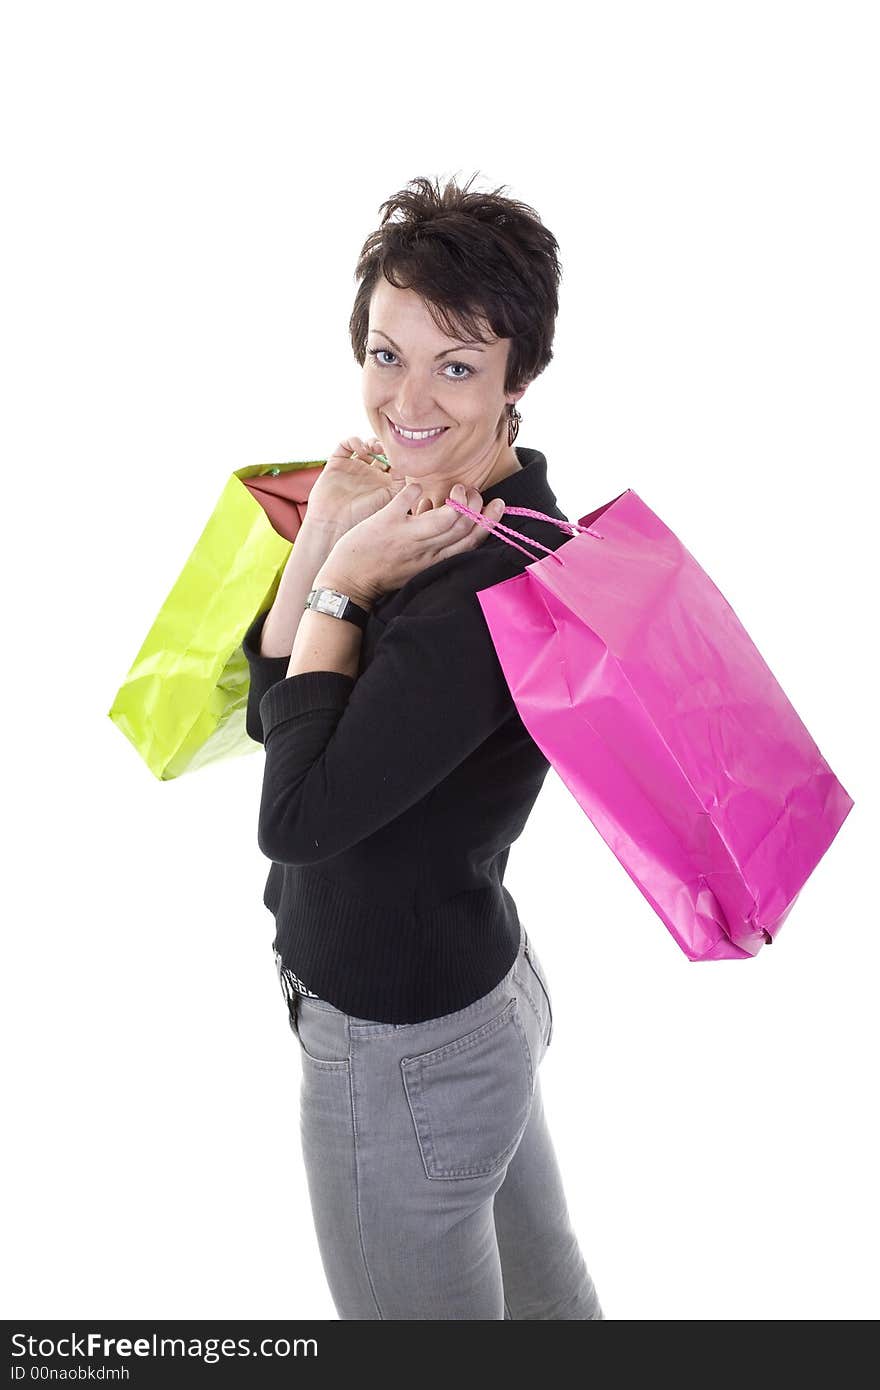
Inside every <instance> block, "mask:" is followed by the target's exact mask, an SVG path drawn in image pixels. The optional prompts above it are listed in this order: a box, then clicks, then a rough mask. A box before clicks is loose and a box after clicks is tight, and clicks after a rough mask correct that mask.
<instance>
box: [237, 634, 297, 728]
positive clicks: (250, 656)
mask: <svg viewBox="0 0 880 1390" xmlns="http://www.w3.org/2000/svg"><path fill="white" fill-rule="evenodd" d="M270 611H271V610H270V609H268V608H267V609H266V611H265V613H261V614H260V615H259V617H257V618H255V619H254V621H253V622H252V623H251V625H250V627H249V628H248V630H247V632H246V633H245V635H244V637H243V638H242V643H241V646H242V651H243V652H244V654H245V656H246V657H247V663H248V667H249V669H250V686H249V688H248V702H247V712H246V714H245V729H246V730H247V732H248V734H249V735H250V737H251V738H252V739H253V740H254V741H255V742H256V743H262V742H263V724H262V721H261V719H260V701H261V700H262V698H263V696H264V695H265V693H266V691H267V690H268V689H269V687H270V686H272V685H275V684H276V683H277V682H278V681H283V680H284V679H285V677H286V675H287V668H288V666H289V665H290V657H289V656H261V655H260V638H261V637H262V635H263V625H264V623H265V621H266V619H267V617H268V616H269V613H270Z"/></svg>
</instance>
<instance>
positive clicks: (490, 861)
mask: <svg viewBox="0 0 880 1390" xmlns="http://www.w3.org/2000/svg"><path fill="white" fill-rule="evenodd" d="M382 206H383V210H384V216H383V218H382V224H381V226H380V228H379V230H378V231H377V232H375V233H374V234H373V235H372V236H371V237H370V238H369V239H368V240H367V242H366V243H365V245H364V247H363V249H362V252H361V256H360V260H359V263H358V267H357V278H358V280H359V282H360V283H359V288H358V291H357V295H356V299H355V304H354V310H353V313H352V316H351V323H350V331H351V339H352V346H353V349H354V353H355V357H356V359H357V361H358V362H359V364H360V365H361V367H362V368H363V377H362V381H363V400H364V405H365V408H366V413H367V417H368V419H369V422H370V426H371V428H372V429H373V430H374V431H375V437H374V438H372V439H371V440H370V441H369V445H370V447H369V448H368V445H367V443H365V441H364V440H362V439H360V438H359V437H356V436H355V437H352V438H351V439H347V440H345V441H344V442H343V443H342V444H341V445H340V446H339V447H338V448H337V450H336V451H335V452H334V453H333V455H332V456H331V457H330V459H329V460H328V461H327V463H326V465H325V467H324V468H323V469H322V471H321V474H320V475H319V477H318V479H317V481H316V483H315V484H314V487H313V490H312V492H311V493H310V496H309V502H308V509H307V515H306V519H305V523H304V525H303V527H302V529H301V531H300V532H299V534H298V536H297V539H296V543H295V544H294V546H293V548H292V550H291V554H290V558H289V560H288V563H287V566H286V568H285V571H284V574H283V576H282V579H281V582H280V585H279V589H278V593H277V595H276V598H275V601H274V604H273V605H272V607H271V609H270V610H269V611H268V613H267V614H261V615H260V616H259V617H258V618H257V619H256V620H255V621H254V623H253V624H252V625H251V627H250V629H249V630H248V633H247V635H246V637H245V641H244V650H245V653H246V655H247V658H248V662H249V664H250V673H251V689H250V696H249V703H248V712H247V721H248V723H247V727H248V731H249V732H250V733H251V735H252V737H253V738H255V739H257V740H259V741H260V742H264V743H265V752H266V762H265V772H264V779H263V789H262V798H261V805H260V818H259V833H258V840H259V845H260V848H261V850H262V851H263V853H264V854H265V855H266V856H267V857H268V858H269V859H271V860H272V868H271V870H270V873H269V877H268V880H267V883H266V889H265V893H264V903H265V905H266V907H267V908H269V909H270V911H271V912H272V913H273V914H274V916H275V920H276V927H277V930H276V935H275V942H274V950H275V959H276V964H277V965H278V967H279V972H280V977H281V981H282V985H283V986H284V988H285V993H286V997H287V1002H288V1008H289V1017H290V1023H291V1026H292V1028H293V1031H294V1034H295V1036H296V1038H297V1040H298V1043H299V1051H300V1056H301V1060H302V1090H301V1123H302V1145H303V1155H304V1159H305V1164H306V1172H307V1177H308V1184H309V1192H310V1197H311V1202H312V1210H313V1215H314V1220H315V1227H316V1232H317V1237H318V1242H319V1247H320V1251H321V1257H322V1260H323V1264H324V1269H325V1272H326V1275H327V1280H328V1284H329V1287H330V1291H331V1294H332V1297H333V1300H334V1303H335V1305H336V1308H337V1310H338V1312H339V1316H340V1317H341V1318H352V1319H366V1318H382V1319H453V1318H455V1319H458V1318H461V1319H495V1318H498V1319H501V1318H504V1317H509V1318H522V1319H581V1318H583V1319H587V1318H589V1319H601V1318H603V1317H604V1313H603V1311H602V1309H601V1307H600V1305H599V1300H598V1297H597V1294H596V1290H595V1288H594V1286H593V1283H592V1280H591V1277H590V1275H589V1273H588V1271H587V1267H586V1265H585V1263H584V1259H583V1256H582V1255H581V1252H580V1250H579V1248H578V1243H577V1240H576V1238H575V1235H574V1233H573V1231H572V1228H571V1225H570V1222H569V1217H568V1212H567V1208H566V1201H565V1196H564V1193H563V1188H562V1184H561V1181H560V1175H559V1170H558V1167H557V1164H556V1160H555V1157H554V1151H553V1147H552V1144H551V1140H550V1136H549V1134H548V1130H547V1125H546V1122H545V1117H544V1111H543V1107H542V1101H541V1090H540V1084H539V1077H538V1068H539V1066H540V1063H541V1061H542V1059H543V1057H544V1055H545V1052H546V1049H547V1047H548V1045H549V1043H550V1040H551V1032H552V1014H551V1001H550V996H549V993H548V986H547V979H546V976H545V975H544V972H543V969H542V967H541V964H540V961H539V959H538V957H537V955H536V953H535V950H534V946H533V944H532V943H531V942H530V941H529V938H528V935H527V933H526V931H525V929H524V927H523V926H522V924H521V922H520V920H519V917H518V915H517V909H516V904H515V902H514V900H513V898H512V897H511V895H510V893H509V892H508V891H507V889H506V888H504V887H503V878H504V871H505V867H506V864H507V857H508V854H509V850H510V846H511V844H512V843H513V841H514V840H515V839H516V838H517V837H518V836H519V835H520V834H521V832H522V829H523V827H524V825H525V823H526V820H527V818H528V815H529V812H530V811H531V808H532V806H533V805H534V802H535V799H536V797H537V795H538V792H539V791H540V788H541V785H542V783H543V781H544V777H545V775H546V773H547V770H548V768H549V763H548V762H547V760H546V759H545V758H544V756H543V754H542V753H541V752H540V750H539V749H538V748H537V746H536V745H535V744H534V742H533V741H532V740H531V738H530V737H529V735H528V733H527V731H526V729H525V727H524V725H523V724H522V721H521V720H520V718H519V715H518V713H517V710H516V707H515V705H514V703H513V700H512V697H511V695H510V692H509V690H508V687H507V685H506V682H505V680H504V676H503V672H502V670H501V666H500V664H499V662H498V658H497V656H496V653H495V650H494V647H493V645H492V641H491V638H490V636H489V632H488V629H487V626H486V623H485V620H484V619H483V616H482V611H481V609H480V606H479V602H478V600H477V597H476V594H477V591H478V590H480V589H482V588H487V587H489V586H490V585H492V584H496V583H499V582H501V581H502V580H504V579H508V578H511V577H513V576H514V575H516V574H517V573H519V572H521V571H522V569H523V568H524V567H525V565H527V564H528V563H529V561H530V560H531V559H534V558H540V555H541V554H542V553H543V552H542V551H541V550H540V549H538V550H537V551H536V553H535V554H534V555H533V554H532V552H531V550H529V551H528V553H527V554H524V553H523V551H521V550H518V549H515V548H513V547H511V546H508V545H505V544H503V543H502V542H501V541H499V539H498V538H497V536H491V535H490V534H489V532H488V529H487V527H486V526H484V525H483V524H481V523H479V522H475V521H472V520H471V519H470V518H468V517H466V516H463V515H462V514H461V513H459V512H458V511H456V510H455V509H454V508H453V507H450V506H447V505H445V503H446V498H447V497H451V498H453V499H456V500H459V501H462V502H465V503H466V504H467V506H469V507H470V508H471V509H472V510H473V511H475V512H477V513H479V514H481V515H482V516H483V517H484V518H485V519H486V521H487V522H488V523H490V524H494V522H496V521H497V520H498V518H500V516H501V515H502V514H503V512H504V507H505V504H508V505H517V506H526V507H529V508H532V509H534V510H538V511H541V512H546V513H549V514H550V515H553V516H556V517H560V518H562V517H563V515H564V514H563V513H562V512H561V511H559V509H558V507H557V505H556V498H555V496H554V494H553V492H552V491H551V490H550V487H549V485H548V483H547V477H546V468H547V465H546V459H545V458H544V456H543V454H541V453H539V452H538V451H537V450H536V449H526V448H515V447H514V439H515V437H516V431H517V428H518V422H519V419H520V416H519V412H518V411H517V409H516V402H517V401H519V400H520V399H521V398H522V396H523V393H524V391H525V389H526V386H527V384H528V383H529V382H530V381H531V380H533V379H534V378H535V377H536V376H537V375H538V374H539V373H540V372H541V371H542V370H543V369H544V367H545V366H546V365H547V363H548V362H549V361H550V359H551V356H552V352H551V342H552V338H553V330H554V325H555V319H556V314H557V309H558V301H557V290H558V283H559V274H560V267H559V263H558V260H557V257H556V252H557V249H558V246H557V243H556V241H555V239H554V237H553V236H552V235H551V234H550V232H549V231H547V229H546V228H545V227H543V226H542V224H541V222H540V220H539V219H538V217H537V215H536V214H535V213H534V212H533V210H532V209H531V208H529V207H527V206H525V205H524V204H521V203H518V202H514V201H513V200H511V199H509V198H506V197H504V196H503V195H502V194H501V192H500V190H496V192H494V193H488V194H484V193H479V192H472V191H470V183H468V184H467V185H466V186H465V187H464V188H458V187H457V186H456V185H455V183H454V182H450V183H449V184H448V185H447V186H446V187H445V188H444V189H443V190H441V189H440V187H439V185H437V184H435V185H433V186H432V185H431V183H430V182H429V181H428V180H427V179H415V180H413V181H412V184H411V186H410V187H408V188H407V189H405V190H403V191H402V192H400V193H398V194H397V195H395V196H394V197H393V198H390V199H388V200H387V202H386V203H384V204H383V205H382ZM378 455H384V456H385V458H386V459H387V460H388V463H389V464H390V468H389V467H388V465H387V464H385V463H383V461H382V460H381V458H379V457H377V456H378ZM515 520H516V522H517V523H518V525H517V527H516V529H517V531H518V532H519V533H520V534H522V535H528V536H532V537H534V538H535V539H537V540H539V541H540V542H541V543H542V544H544V545H545V546H548V547H551V548H554V549H555V548H556V547H557V546H558V545H561V544H562V543H563V542H564V541H565V540H566V539H567V538H568V533H567V532H565V531H564V530H562V529H560V528H558V527H556V526H551V525H550V524H549V523H547V522H546V521H540V520H537V519H533V518H520V517H516V518H515ZM310 596H311V597H310ZM308 603H311V605H312V606H311V607H309V606H306V605H307V604H308ZM340 619H341V620H340Z"/></svg>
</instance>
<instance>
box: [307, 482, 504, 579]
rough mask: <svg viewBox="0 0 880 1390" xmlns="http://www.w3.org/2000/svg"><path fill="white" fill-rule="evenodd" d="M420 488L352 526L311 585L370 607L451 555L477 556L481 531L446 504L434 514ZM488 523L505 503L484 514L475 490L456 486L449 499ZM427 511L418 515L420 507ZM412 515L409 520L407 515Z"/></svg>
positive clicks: (493, 504)
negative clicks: (322, 586) (470, 552)
mask: <svg viewBox="0 0 880 1390" xmlns="http://www.w3.org/2000/svg"><path fill="white" fill-rule="evenodd" d="M421 493H422V489H421V486H420V485H419V484H418V483H409V484H407V486H405V487H403V488H402V489H401V490H400V491H399V492H397V493H396V495H395V496H394V497H393V498H392V499H391V501H390V502H388V503H387V504H386V505H385V506H384V507H382V508H381V510H379V511H377V512H376V513H375V514H374V515H373V516H370V517H368V518H367V519H366V520H365V521H361V522H359V523H358V524H357V525H356V526H353V527H352V528H351V530H350V531H348V532H347V534H346V535H344V536H341V537H340V538H339V540H338V541H337V542H336V544H335V545H334V547H333V549H332V550H331V552H330V554H329V555H328V557H327V559H326V561H325V563H324V564H323V565H322V566H321V571H320V573H319V574H318V575H317V576H316V578H315V584H316V585H317V584H325V585H327V586H328V587H329V588H333V589H339V590H340V591H341V592H342V593H346V594H350V595H351V597H352V598H353V599H354V600H355V602H357V600H358V599H360V600H361V602H363V603H365V604H371V603H374V602H375V601H376V599H377V598H379V597H381V595H382V594H384V593H391V592H392V591H393V590H395V589H399V588H401V587H402V586H403V585H404V584H405V583H406V582H407V580H408V579H412V577H413V575H416V574H421V572H422V570H425V569H427V568H428V567H429V566H430V565H434V564H436V563H437V562H438V561H439V560H446V559H448V558H449V556H451V555H461V554H463V553H464V552H465V551H466V550H475V549H476V548H477V546H478V545H482V543H483V541H484V540H485V539H486V537H487V536H488V535H489V531H488V529H487V528H486V527H485V526H482V525H480V523H479V522H478V521H472V520H471V519H470V517H469V516H463V515H462V513H461V512H457V511H456V510H455V508H454V507H448V506H447V505H446V503H445V502H444V503H443V504H442V505H441V506H439V507H435V508H432V507H431V505H430V498H423V497H422V495H421ZM449 495H450V497H452V498H453V499H454V500H455V501H456V502H462V503H464V505H465V506H467V507H470V509H471V511H473V512H480V513H481V514H482V515H483V516H485V517H486V519H487V520H488V521H498V520H500V518H501V517H502V516H503V515H504V503H503V502H502V500H501V498H500V497H498V498H495V499H493V501H491V502H489V503H487V505H486V507H485V509H484V508H483V499H482V497H481V496H480V494H479V492H477V490H476V488H470V489H466V488H465V487H464V485H463V484H462V483H456V484H455V486H454V487H453V488H451V489H450V493H449ZM426 502H427V503H428V506H427V508H426V509H423V510H421V511H420V510H419V509H420V507H422V506H423V504H424V503H426ZM410 508H411V509H412V512H413V515H412V516H409V515H407V513H408V511H409V509H410Z"/></svg>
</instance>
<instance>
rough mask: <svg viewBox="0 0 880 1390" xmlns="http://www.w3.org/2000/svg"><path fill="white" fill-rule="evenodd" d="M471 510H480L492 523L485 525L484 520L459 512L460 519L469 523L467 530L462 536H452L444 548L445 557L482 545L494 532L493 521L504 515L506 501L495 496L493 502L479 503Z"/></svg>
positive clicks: (487, 520)
mask: <svg viewBox="0 0 880 1390" xmlns="http://www.w3.org/2000/svg"><path fill="white" fill-rule="evenodd" d="M468 505H469V506H470V503H468ZM471 510H472V511H475V512H479V514H480V515H481V516H482V517H484V518H485V520H486V522H488V523H490V524H489V525H483V523H482V522H479V521H472V520H471V518H470V517H463V516H461V514H459V519H460V520H462V521H466V522H467V523H468V526H467V530H466V532H465V534H464V535H463V536H461V537H460V538H456V537H454V536H450V538H449V544H448V545H447V546H445V547H444V550H443V558H444V559H445V558H446V556H448V555H459V554H461V553H462V552H463V551H466V550H475V549H476V547H477V546H478V545H482V544H483V543H484V541H486V540H487V539H488V537H489V536H490V535H491V533H492V523H494V522H496V521H498V520H499V518H500V517H501V516H503V514H504V503H503V501H502V500H501V498H499V497H496V498H493V499H492V501H491V502H487V503H486V506H485V507H483V508H481V507H480V505H479V503H478V504H477V505H476V506H475V507H472V508H471Z"/></svg>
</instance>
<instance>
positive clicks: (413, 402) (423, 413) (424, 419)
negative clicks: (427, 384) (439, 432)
mask: <svg viewBox="0 0 880 1390" xmlns="http://www.w3.org/2000/svg"><path fill="white" fill-rule="evenodd" d="M390 414H391V418H392V420H394V421H395V422H396V423H397V424H398V425H402V426H403V428H404V429H405V430H421V429H431V428H432V427H433V426H434V425H440V424H442V423H443V419H444V414H445V412H444V411H442V410H440V409H439V407H438V406H436V405H435V404H434V402H433V401H432V399H431V397H430V396H429V395H426V394H425V393H424V392H422V391H408V392H407V393H406V395H404V396H398V398H397V401H396V403H395V405H394V406H393V407H392V409H391V411H390Z"/></svg>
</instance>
